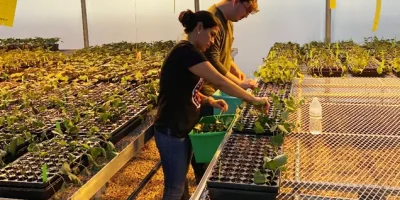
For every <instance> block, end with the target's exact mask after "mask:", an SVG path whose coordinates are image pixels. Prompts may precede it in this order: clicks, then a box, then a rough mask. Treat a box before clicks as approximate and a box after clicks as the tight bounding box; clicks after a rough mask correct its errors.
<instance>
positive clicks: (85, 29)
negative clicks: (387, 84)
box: [81, 0, 89, 48]
mask: <svg viewBox="0 0 400 200" xmlns="http://www.w3.org/2000/svg"><path fill="white" fill-rule="evenodd" d="M81 10H82V25H83V43H84V47H85V48H87V47H89V29H88V23H87V13H86V0H81Z"/></svg>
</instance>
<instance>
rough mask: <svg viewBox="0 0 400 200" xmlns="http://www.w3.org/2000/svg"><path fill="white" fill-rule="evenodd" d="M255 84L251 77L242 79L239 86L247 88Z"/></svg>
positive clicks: (251, 87)
mask: <svg viewBox="0 0 400 200" xmlns="http://www.w3.org/2000/svg"><path fill="white" fill-rule="evenodd" d="M256 85H257V82H256V81H255V80H253V79H247V80H244V81H242V83H240V85H239V86H240V87H241V88H243V89H245V90H247V89H249V88H250V89H254V88H255V87H256Z"/></svg>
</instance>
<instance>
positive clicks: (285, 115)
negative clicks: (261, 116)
mask: <svg viewBox="0 0 400 200" xmlns="http://www.w3.org/2000/svg"><path fill="white" fill-rule="evenodd" d="M288 118H289V112H288V111H284V112H282V113H281V119H282V121H286V120H288Z"/></svg>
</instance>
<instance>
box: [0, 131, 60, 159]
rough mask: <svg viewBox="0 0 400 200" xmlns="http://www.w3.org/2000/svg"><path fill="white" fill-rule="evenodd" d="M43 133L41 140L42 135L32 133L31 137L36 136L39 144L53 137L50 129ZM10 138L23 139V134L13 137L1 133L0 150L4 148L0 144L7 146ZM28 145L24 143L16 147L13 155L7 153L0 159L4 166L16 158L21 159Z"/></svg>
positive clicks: (26, 142) (9, 134)
mask: <svg viewBox="0 0 400 200" xmlns="http://www.w3.org/2000/svg"><path fill="white" fill-rule="evenodd" d="M43 133H44V134H45V137H44V138H41V137H42V133H35V132H32V133H31V134H32V135H36V137H37V138H39V142H42V141H44V140H47V139H51V138H53V137H54V134H53V133H52V132H51V128H49V129H47V130H45V131H44V132H43ZM9 136H10V137H9ZM12 136H14V137H16V136H21V137H24V135H23V134H16V135H14V134H11V133H1V132H0V138H1V139H0V148H1V149H4V146H3V144H2V142H6V143H8V144H9V143H10V142H11V139H12ZM29 144H30V142H29V141H24V143H22V144H20V145H18V146H17V148H16V151H15V152H16V153H15V155H12V154H10V153H7V155H6V156H4V157H3V158H2V161H3V163H5V164H8V163H11V162H13V161H14V160H16V159H17V158H19V157H21V156H22V155H23V154H24V153H26V152H27V148H28V146H29Z"/></svg>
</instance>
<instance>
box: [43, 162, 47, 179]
mask: <svg viewBox="0 0 400 200" xmlns="http://www.w3.org/2000/svg"><path fill="white" fill-rule="evenodd" d="M42 179H43V183H45V182H47V165H46V163H45V164H43V165H42Z"/></svg>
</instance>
